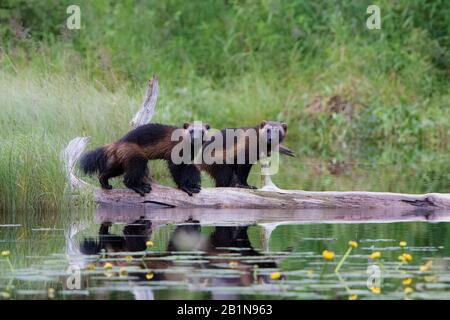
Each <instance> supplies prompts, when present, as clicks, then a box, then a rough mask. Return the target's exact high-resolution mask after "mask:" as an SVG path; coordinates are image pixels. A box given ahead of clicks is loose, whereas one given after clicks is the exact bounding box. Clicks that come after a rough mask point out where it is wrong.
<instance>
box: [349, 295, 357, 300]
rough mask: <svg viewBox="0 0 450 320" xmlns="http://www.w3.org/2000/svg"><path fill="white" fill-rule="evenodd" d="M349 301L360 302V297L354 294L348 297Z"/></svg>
mask: <svg viewBox="0 0 450 320" xmlns="http://www.w3.org/2000/svg"><path fill="white" fill-rule="evenodd" d="M348 300H358V295H357V294H352V295H351V296H349V297H348Z"/></svg>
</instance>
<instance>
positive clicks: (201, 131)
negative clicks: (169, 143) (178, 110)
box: [183, 122, 210, 143]
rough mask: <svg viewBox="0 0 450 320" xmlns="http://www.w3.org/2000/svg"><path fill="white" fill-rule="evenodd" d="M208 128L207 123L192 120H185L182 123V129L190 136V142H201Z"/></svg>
mask: <svg viewBox="0 0 450 320" xmlns="http://www.w3.org/2000/svg"><path fill="white" fill-rule="evenodd" d="M209 128H210V126H209V124H207V123H202V122H194V123H188V122H186V123H185V124H184V125H183V129H184V130H185V131H186V134H188V135H189V136H190V138H191V142H192V143H194V142H195V141H201V142H203V141H204V138H205V136H206V135H207V133H208V130H209Z"/></svg>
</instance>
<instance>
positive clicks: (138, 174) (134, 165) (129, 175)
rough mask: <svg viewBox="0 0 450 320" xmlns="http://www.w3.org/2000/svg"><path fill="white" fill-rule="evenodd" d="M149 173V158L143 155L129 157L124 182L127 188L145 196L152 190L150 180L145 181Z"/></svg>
mask: <svg viewBox="0 0 450 320" xmlns="http://www.w3.org/2000/svg"><path fill="white" fill-rule="evenodd" d="M147 175H148V167H147V159H146V158H145V157H142V156H135V157H133V158H131V159H129V161H128V162H127V164H126V168H125V177H124V179H123V183H124V184H125V186H126V187H127V188H130V189H131V190H134V191H135V192H137V193H139V194H140V195H141V196H145V194H146V193H149V192H150V190H151V185H150V184H149V183H148V182H144V179H145V178H146V176H147Z"/></svg>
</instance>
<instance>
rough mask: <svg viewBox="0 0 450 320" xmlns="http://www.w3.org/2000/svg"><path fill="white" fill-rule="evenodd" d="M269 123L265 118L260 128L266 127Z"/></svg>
mask: <svg viewBox="0 0 450 320" xmlns="http://www.w3.org/2000/svg"><path fill="white" fill-rule="evenodd" d="M266 124H267V121H266V120H263V122H261V124H260V125H259V127H260V128H264V127H265V126H266Z"/></svg>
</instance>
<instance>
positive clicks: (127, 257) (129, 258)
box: [125, 256, 133, 262]
mask: <svg viewBox="0 0 450 320" xmlns="http://www.w3.org/2000/svg"><path fill="white" fill-rule="evenodd" d="M125 261H126V262H131V261H133V257H132V256H126V257H125Z"/></svg>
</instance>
